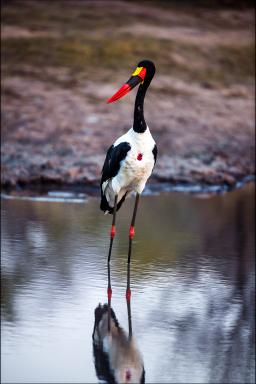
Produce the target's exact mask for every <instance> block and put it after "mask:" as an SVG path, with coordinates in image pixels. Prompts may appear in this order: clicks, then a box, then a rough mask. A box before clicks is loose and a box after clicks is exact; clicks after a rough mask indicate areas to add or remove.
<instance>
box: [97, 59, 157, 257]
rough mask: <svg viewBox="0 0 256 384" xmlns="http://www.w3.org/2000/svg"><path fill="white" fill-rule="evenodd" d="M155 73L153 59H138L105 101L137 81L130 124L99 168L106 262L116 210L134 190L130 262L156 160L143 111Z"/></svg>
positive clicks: (113, 229)
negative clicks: (107, 218)
mask: <svg viewBox="0 0 256 384" xmlns="http://www.w3.org/2000/svg"><path fill="white" fill-rule="evenodd" d="M154 74H155V66H154V64H153V63H152V61H149V60H143V61H141V62H140V63H139V64H138V67H137V68H136V70H135V72H134V73H133V74H132V76H131V78H130V79H129V80H128V81H127V82H126V83H125V84H124V85H123V86H122V87H121V88H120V89H119V91H117V92H116V93H115V94H114V95H113V96H112V97H111V98H110V99H109V100H108V102H109V103H112V102H113V101H116V100H118V99H119V98H121V97H123V96H124V95H126V94H127V93H128V92H129V91H131V89H133V88H134V87H136V86H137V85H138V84H140V86H139V88H138V92H137V96H136V100H135V106H134V121H133V126H132V128H131V129H130V130H129V131H128V132H127V133H126V134H124V135H123V136H121V137H119V138H118V139H117V140H116V141H115V142H114V144H113V145H112V146H111V147H110V148H109V150H108V152H107V156H106V159H105V162H104V165H103V169H102V178H101V205H100V208H101V209H102V210H103V211H104V212H105V213H110V214H113V220H112V228H111V232H110V247H109V254H108V261H110V256H111V249H112V243H113V238H114V236H115V233H116V228H115V216H116V212H117V211H118V209H119V208H120V207H121V205H122V203H123V202H124V200H125V198H126V196H127V195H129V194H130V193H132V192H135V193H136V200H135V206H134V211H133V216H132V221H131V226H130V231H129V238H130V245H129V253H128V262H130V257H131V244H132V239H133V237H134V234H135V231H134V225H135V218H136V212H137V207H138V203H139V197H140V194H141V193H142V191H143V189H144V188H145V184H146V182H147V180H148V178H149V176H150V175H151V172H152V170H153V167H154V164H155V162H156V157H157V147H156V143H155V141H154V139H153V138H152V136H151V133H150V131H149V128H148V126H147V124H146V122H145V119H144V113H143V104H144V98H145V94H146V91H147V89H148V87H149V85H150V83H151V80H152V79H153V77H154Z"/></svg>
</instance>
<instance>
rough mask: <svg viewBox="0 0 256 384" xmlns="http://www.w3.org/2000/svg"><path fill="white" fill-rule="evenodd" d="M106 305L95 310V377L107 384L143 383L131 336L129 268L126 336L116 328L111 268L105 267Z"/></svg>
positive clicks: (137, 351) (143, 372) (123, 331)
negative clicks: (112, 300) (106, 272)
mask: <svg viewBox="0 0 256 384" xmlns="http://www.w3.org/2000/svg"><path fill="white" fill-rule="evenodd" d="M107 293H108V304H104V305H101V304H99V305H98V306H97V308H96V309H95V322H94V329H93V335H92V338H93V353H94V364H95V369H96V374H97V377H98V378H99V380H104V381H106V382H107V383H113V384H114V383H144V382H145V371H144V365H143V360H142V357H141V355H140V352H139V350H138V348H137V346H136V344H135V340H134V337H133V335H132V316H131V290H130V266H128V268H127V289H126V302H127V314H128V326H129V332H128V334H127V332H126V331H125V330H124V329H123V328H122V327H121V326H120V325H119V323H118V320H117V318H116V315H115V312H114V311H113V309H112V308H111V298H112V289H111V280H110V265H108V289H107Z"/></svg>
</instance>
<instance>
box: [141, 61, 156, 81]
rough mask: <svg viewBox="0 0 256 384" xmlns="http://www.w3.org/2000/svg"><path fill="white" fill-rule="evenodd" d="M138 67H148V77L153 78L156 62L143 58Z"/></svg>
mask: <svg viewBox="0 0 256 384" xmlns="http://www.w3.org/2000/svg"><path fill="white" fill-rule="evenodd" d="M138 67H143V68H146V78H150V79H152V78H153V76H154V74H155V72H156V67H155V64H154V63H153V61H151V60H141V61H140V62H139V64H138Z"/></svg>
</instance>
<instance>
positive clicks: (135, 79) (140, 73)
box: [107, 67, 146, 103]
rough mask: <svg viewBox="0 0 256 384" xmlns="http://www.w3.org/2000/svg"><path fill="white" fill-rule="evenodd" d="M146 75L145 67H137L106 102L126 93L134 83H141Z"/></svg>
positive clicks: (133, 86) (111, 101)
mask: <svg viewBox="0 0 256 384" xmlns="http://www.w3.org/2000/svg"><path fill="white" fill-rule="evenodd" d="M145 76H146V68H144V67H137V68H136V70H135V71H134V73H133V74H132V76H131V77H130V79H129V80H128V81H127V82H126V83H125V84H124V85H122V87H121V88H120V89H119V90H118V91H117V92H116V93H115V94H114V95H113V96H112V97H110V99H108V101H107V103H113V102H114V101H116V100H118V99H120V98H121V97H123V96H125V95H127V93H128V92H130V91H131V90H132V89H133V88H135V87H136V85H138V84H140V83H143V81H144V79H145Z"/></svg>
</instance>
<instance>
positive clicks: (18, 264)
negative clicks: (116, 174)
mask: <svg viewBox="0 0 256 384" xmlns="http://www.w3.org/2000/svg"><path fill="white" fill-rule="evenodd" d="M98 203H99V202H98V200H97V199H93V198H92V199H90V200H88V201H87V202H85V203H83V204H81V203H80V204H75V203H63V202H41V201H25V200H15V199H14V200H5V199H4V200H2V314H1V316H2V317H1V319H2V334H1V335H2V340H1V344H2V357H1V359H2V360H1V363H2V364H1V379H2V382H3V383H8V382H9V383H10V382H15V383H32V382H33V383H57V382H58V383H59V382H61V383H65V382H66V383H67V382H69V383H96V382H99V381H102V379H103V376H104V375H103V376H101V377H100V379H99V378H98V377H97V375H96V369H95V363H96V365H97V366H98V367H99V364H100V363H102V362H101V361H99V359H100V358H101V357H102V356H101V357H100V356H96V355H95V356H94V352H95V348H93V342H92V333H93V328H94V310H95V308H96V307H97V306H98V304H99V303H102V304H103V303H106V302H107V283H108V274H107V263H106V258H107V252H108V244H109V238H108V233H109V226H110V220H111V218H110V216H107V215H106V216H104V215H103V214H102V213H101V212H100V211H99V209H98ZM253 204H254V186H253V185H247V186H246V187H244V188H242V189H240V190H236V191H233V192H229V193H227V194H224V195H218V196H213V197H210V198H198V197H195V196H191V195H184V194H177V193H169V194H168V193H166V194H162V195H160V196H144V197H143V198H142V199H141V204H140V207H139V212H138V219H137V226H136V236H135V239H134V246H133V255H132V264H131V271H130V274H131V281H130V283H131V292H132V296H131V316H132V317H131V320H132V332H133V339H134V342H135V344H136V346H135V347H134V348H135V351H136V353H139V354H140V356H141V359H142V360H143V363H142V364H143V365H144V369H145V381H146V383H224V382H225V383H249V382H254V379H255V377H254V331H255V329H254V289H255V284H254V278H255V270H254V261H253V257H254V249H255V244H254V220H253V212H254V207H253ZM132 205H133V200H132V199H130V200H128V201H127V202H126V203H125V205H124V206H123V207H122V209H121V210H120V213H119V214H118V219H117V221H118V222H117V230H118V233H117V237H116V239H115V242H114V247H113V254H112V260H111V283H112V292H113V294H112V302H111V304H112V308H113V310H114V312H115V315H116V317H117V319H118V322H119V325H120V326H121V327H122V328H123V329H124V330H125V332H126V333H128V315H127V303H126V298H125V292H126V283H127V275H126V255H127V245H128V242H127V232H128V228H129V221H130V216H131V210H132ZM127 343H128V342H127ZM127 343H126V345H128V344H129V343H128V344H127ZM109 345H110V346H111V344H109ZM113 345H114V344H113ZM113 345H112V347H113ZM110 346H109V348H110V353H111V352H113V351H112V350H111V347H110ZM113 348H114V347H113ZM127 348H128V347H127ZM122 354H123V356H127V355H126V352H125V348H121V349H120V350H119V351H118V355H119V357H120V356H121V357H122ZM136 356H137V355H136ZM126 358H127V357H124V360H125V359H126ZM127 359H128V358H127ZM124 364H125V363H124ZM130 368H131V367H130ZM99 371H100V370H99V368H98V375H100V372H99ZM117 371H118V369H117V370H116V371H115V373H116V374H117ZM131 371H132V369H131ZM101 375H102V372H101Z"/></svg>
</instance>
